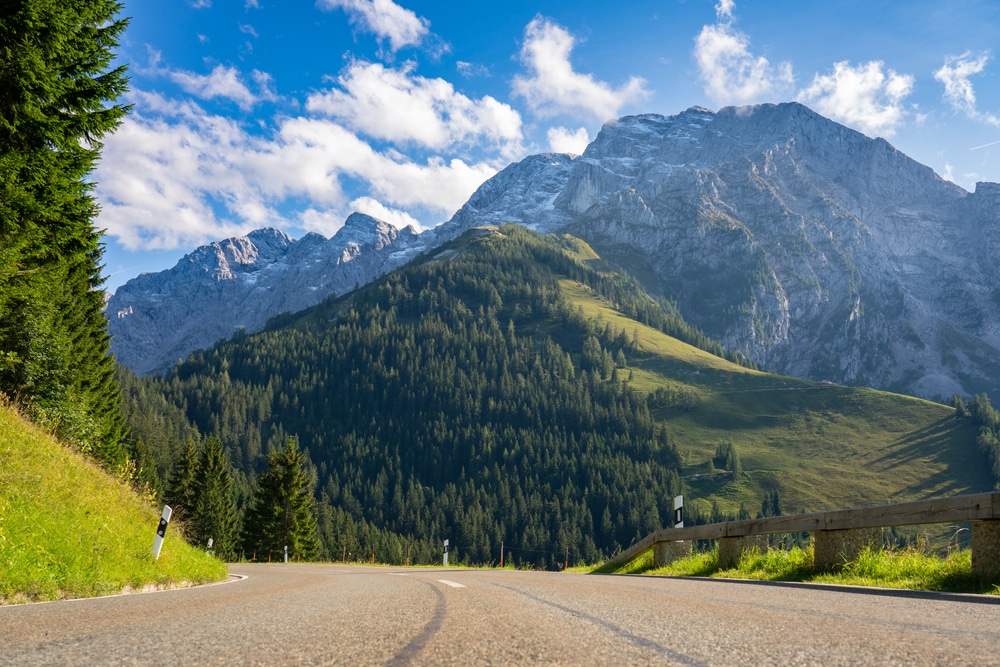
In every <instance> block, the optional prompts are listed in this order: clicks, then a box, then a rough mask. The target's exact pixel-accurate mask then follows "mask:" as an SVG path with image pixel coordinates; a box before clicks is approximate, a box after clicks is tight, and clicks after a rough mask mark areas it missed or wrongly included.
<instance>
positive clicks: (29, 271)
mask: <svg viewBox="0 0 1000 667" xmlns="http://www.w3.org/2000/svg"><path fill="white" fill-rule="evenodd" d="M120 10H121V4H120V3H119V2H116V1H115V0H9V1H8V2H4V3H0V391H2V392H4V393H7V394H8V395H11V396H13V397H15V398H16V399H18V400H20V401H22V402H24V403H25V404H26V405H28V406H29V408H31V410H32V411H33V412H35V413H37V414H39V415H40V416H42V417H44V418H45V419H47V420H48V421H49V422H50V423H52V424H53V425H54V426H56V428H57V430H58V431H59V433H60V435H61V436H63V437H64V438H65V439H68V440H71V441H73V442H75V444H77V446H79V447H80V449H81V450H83V451H86V452H89V453H91V454H93V455H94V456H95V457H96V458H97V459H98V460H100V461H102V462H103V463H104V464H105V465H107V466H108V467H109V468H111V469H115V470H123V469H124V464H125V462H126V460H127V457H128V450H127V448H126V447H125V445H124V442H123V437H122V436H123V418H122V414H121V398H120V393H119V390H118V385H117V384H116V382H115V380H114V361H113V359H112V358H111V357H110V356H109V338H108V334H107V326H106V321H105V319H104V313H103V305H104V304H103V294H102V293H101V292H100V291H99V289H98V288H99V287H100V285H101V284H102V282H103V279H102V278H101V276H100V269H101V267H100V258H101V253H102V246H101V243H100V234H99V232H98V231H97V230H96V229H95V228H94V219H95V217H96V215H97V205H96V203H95V202H94V199H93V196H92V190H93V184H92V183H89V182H87V180H86V178H87V176H88V175H89V174H90V172H91V171H92V170H93V168H94V165H95V164H96V161H97V159H98V157H99V153H100V149H101V139H102V138H103V137H104V136H105V135H106V134H108V133H110V132H112V131H113V130H114V129H115V128H116V127H117V126H118V124H119V123H120V122H121V120H122V118H123V117H124V115H125V114H126V113H127V111H128V109H127V107H124V106H121V105H116V104H114V102H115V101H116V100H117V98H118V97H119V96H120V95H121V94H123V93H124V91H125V89H126V85H127V79H126V77H125V70H124V67H118V68H114V69H112V68H111V61H112V58H113V56H114V54H113V49H114V48H115V47H116V46H117V43H118V38H119V37H120V36H121V34H122V32H123V31H124V29H125V26H126V21H125V20H122V19H117V18H116V17H117V14H118V12H119V11H120Z"/></svg>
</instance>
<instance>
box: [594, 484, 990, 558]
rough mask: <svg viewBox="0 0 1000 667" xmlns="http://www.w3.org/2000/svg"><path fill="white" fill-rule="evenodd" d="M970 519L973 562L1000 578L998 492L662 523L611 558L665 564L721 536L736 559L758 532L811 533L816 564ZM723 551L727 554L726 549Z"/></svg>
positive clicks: (755, 542)
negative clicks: (649, 554) (897, 529)
mask: <svg viewBox="0 0 1000 667" xmlns="http://www.w3.org/2000/svg"><path fill="white" fill-rule="evenodd" d="M955 521H959V522H961V521H972V522H973V530H972V561H973V563H972V567H973V570H974V571H976V572H977V573H979V574H982V575H984V576H989V577H992V578H1000V493H977V494H973V495H967V496H956V497H953V498H934V499H931V500H918V501H914V502H909V503H897V504H894V505H880V506H877V507H860V508H855V509H846V510H833V511H828V512H812V513H810V514H795V515H789V516H774V517H764V518H761V519H747V520H744V521H728V522H725V523H713V524H706V525H701V526H690V527H686V528H664V529H661V530H658V531H656V532H654V533H651V534H650V535H647V536H646V537H644V538H643V539H641V540H639V541H638V542H636V543H635V544H633V545H632V546H630V547H629V548H628V549H626V550H624V551H622V552H621V553H619V554H618V555H617V556H615V557H613V558H612V559H610V561H609V564H624V563H627V562H629V561H630V560H632V559H634V558H636V557H637V556H639V555H640V554H642V553H644V552H646V551H648V550H649V549H654V562H655V563H656V564H657V565H665V564H666V563H668V562H670V561H671V560H674V559H676V558H677V557H678V556H680V555H682V554H683V553H685V550H684V547H685V544H686V546H687V549H688V550H690V542H691V540H715V539H717V540H719V541H720V542H719V552H720V567H726V566H734V565H735V564H736V563H731V564H730V563H724V562H722V561H723V557H724V555H725V557H726V558H727V559H732V557H733V556H734V555H735V560H736V562H738V561H739V556H740V555H742V552H743V551H745V550H746V549H749V548H752V547H760V546H762V545H764V546H766V543H764V542H763V541H762V540H761V539H760V536H765V535H773V534H781V533H806V532H811V533H814V534H815V542H814V549H815V563H816V566H817V567H818V568H820V569H823V568H828V567H830V566H832V565H835V564H836V563H837V562H849V561H851V560H854V559H855V558H856V557H857V553H858V552H859V551H860V550H861V549H862V548H864V546H866V545H868V544H871V543H872V542H874V541H875V538H876V536H877V535H879V534H880V533H881V529H882V528H885V527H889V526H912V525H919V524H930V523H950V522H955ZM724 552H725V553H724Z"/></svg>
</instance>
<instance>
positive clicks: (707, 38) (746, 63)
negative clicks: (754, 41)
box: [694, 0, 795, 105]
mask: <svg viewBox="0 0 1000 667" xmlns="http://www.w3.org/2000/svg"><path fill="white" fill-rule="evenodd" d="M734 8H735V3H734V1H733V0H721V1H720V2H719V4H717V5H716V6H715V12H716V17H717V19H718V21H717V22H716V23H715V25H706V26H704V27H703V28H702V29H701V32H700V33H699V34H698V36H697V37H696V38H695V45H694V59H695V62H696V63H697V65H698V72H699V74H700V76H701V80H702V82H703V83H704V85H705V93H706V94H707V95H708V96H709V98H711V99H712V100H713V101H714V102H716V103H718V104H720V105H728V104H754V103H757V102H769V101H778V100H777V98H781V97H784V96H785V95H787V93H789V92H790V91H791V87H792V85H793V84H794V81H795V77H794V76H793V75H792V66H791V64H790V63H788V62H782V63H779V64H778V65H776V66H774V65H771V63H770V62H769V61H768V59H767V58H765V57H764V56H755V55H753V53H751V52H750V38H749V37H748V36H747V35H746V34H744V33H742V32H740V31H739V30H737V29H736V28H735V27H733V24H732V20H733V10H734Z"/></svg>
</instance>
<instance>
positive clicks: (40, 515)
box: [0, 402, 227, 603]
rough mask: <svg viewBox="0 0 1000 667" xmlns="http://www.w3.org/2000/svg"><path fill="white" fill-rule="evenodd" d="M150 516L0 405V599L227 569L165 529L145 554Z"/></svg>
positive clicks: (137, 585) (94, 469) (172, 580)
mask: <svg viewBox="0 0 1000 667" xmlns="http://www.w3.org/2000/svg"><path fill="white" fill-rule="evenodd" d="M158 522H159V516H158V514H157V512H156V510H155V509H153V508H151V507H150V506H149V505H147V504H146V503H145V502H144V501H143V500H142V499H141V498H139V497H138V496H136V495H135V493H133V492H132V491H131V490H130V489H129V488H128V487H126V486H125V485H123V484H121V483H120V482H118V481H116V480H115V479H113V478H112V477H110V476H109V475H107V474H106V473H105V472H104V471H103V470H101V469H100V468H99V467H98V466H97V465H96V464H94V463H93V462H92V461H90V460H89V459H87V458H85V457H83V456H81V455H80V454H78V453H76V452H74V451H72V450H70V449H68V448H67V447H64V446H63V445H61V444H60V443H59V442H57V441H55V440H54V439H53V438H51V437H50V436H49V435H47V434H45V433H43V432H42V431H40V430H39V429H37V428H36V427H34V426H33V425H31V424H30V423H28V422H27V421H25V420H24V419H22V418H21V416H20V415H18V414H17V412H16V411H14V410H13V409H11V408H10V407H8V406H7V405H6V404H5V403H2V402H0V603H11V602H26V601H38V600H54V599H59V598H72V597H89V596H94V595H105V594H109V593H117V592H120V591H122V590H123V589H125V588H126V587H131V588H133V589H141V588H143V587H146V586H149V585H155V586H169V585H173V584H180V583H182V582H186V583H204V582H209V581H218V580H220V579H223V578H224V577H225V576H226V574H227V573H226V566H225V564H223V563H221V562H219V561H218V560H216V559H214V558H211V557H209V556H206V555H205V554H204V553H203V552H201V551H199V550H197V549H195V548H193V547H191V546H189V545H188V544H186V543H185V542H184V541H183V540H181V539H180V538H179V537H178V536H177V534H176V530H175V529H173V528H170V529H168V531H167V536H166V539H165V540H164V543H163V549H162V552H161V555H160V559H159V560H158V561H153V558H152V555H151V553H150V550H151V547H152V545H153V537H154V536H155V532H156V527H157V524H158ZM172 531H173V533H174V534H173V535H171V532H172Z"/></svg>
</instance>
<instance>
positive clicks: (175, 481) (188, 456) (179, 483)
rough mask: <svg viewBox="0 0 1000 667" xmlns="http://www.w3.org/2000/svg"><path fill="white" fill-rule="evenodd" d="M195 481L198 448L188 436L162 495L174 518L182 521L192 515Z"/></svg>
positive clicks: (196, 479)
mask: <svg viewBox="0 0 1000 667" xmlns="http://www.w3.org/2000/svg"><path fill="white" fill-rule="evenodd" d="M197 482H198V448H197V447H196V446H195V443H194V440H192V439H190V438H188V441H187V443H186V444H185V445H184V454H183V455H182V456H181V457H180V458H179V459H178V460H177V463H176V464H175V465H174V470H173V473H172V474H171V475H170V483H169V485H168V486H167V491H166V493H165V494H164V497H163V499H164V500H165V501H166V503H167V504H168V505H170V508H171V509H172V510H173V512H174V518H175V520H178V521H182V522H184V521H187V520H188V519H190V518H192V517H193V516H194V508H195V501H196V498H197V496H196V487H197ZM189 537H190V536H189Z"/></svg>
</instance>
